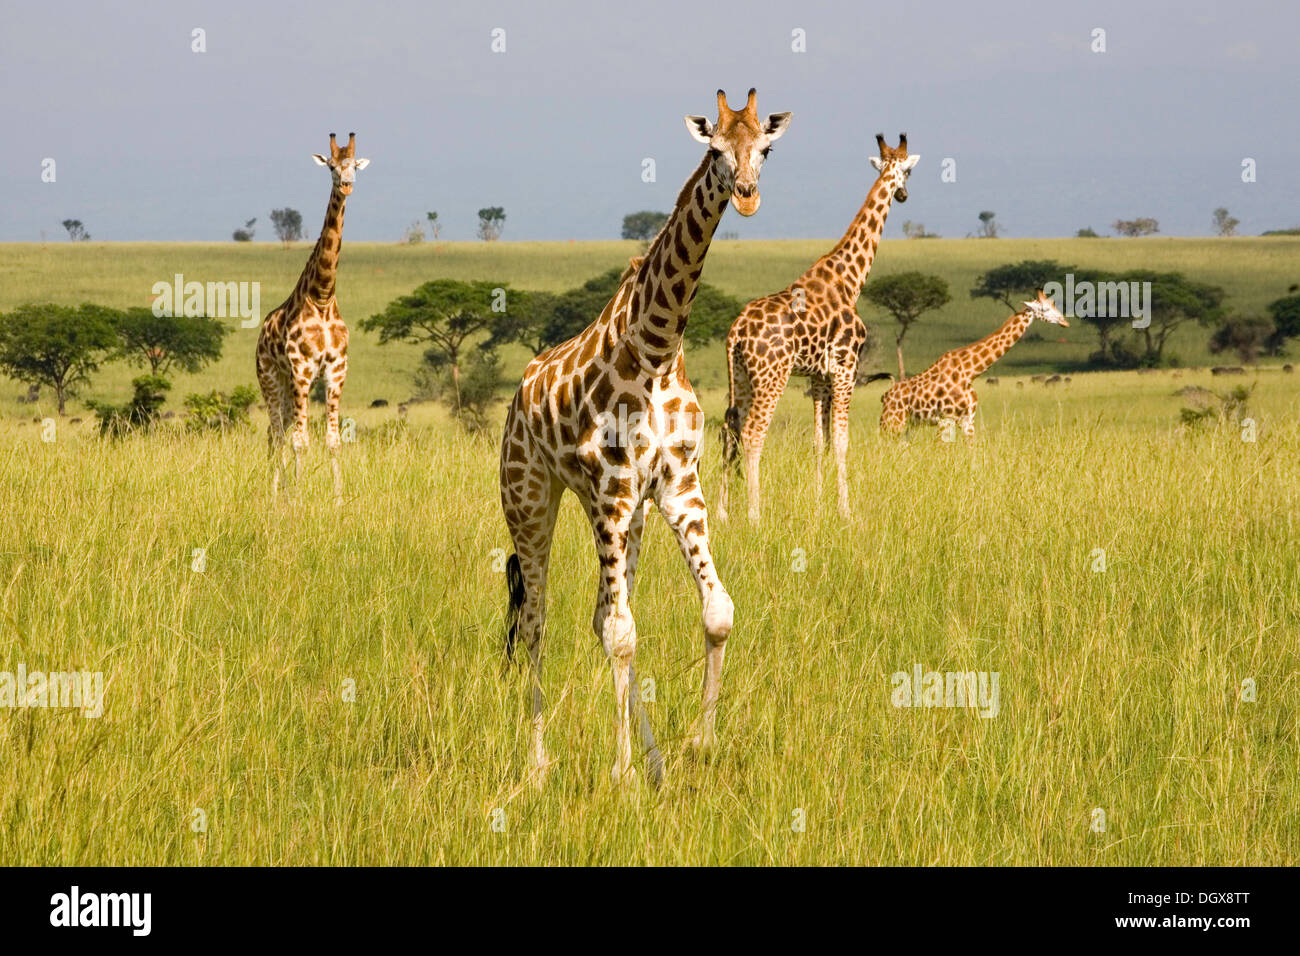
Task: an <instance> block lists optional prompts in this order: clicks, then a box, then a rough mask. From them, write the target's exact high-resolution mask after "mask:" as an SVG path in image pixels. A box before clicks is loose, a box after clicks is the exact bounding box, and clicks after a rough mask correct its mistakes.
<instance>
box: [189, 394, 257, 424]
mask: <svg viewBox="0 0 1300 956" xmlns="http://www.w3.org/2000/svg"><path fill="white" fill-rule="evenodd" d="M256 402H257V390H256V389H254V388H253V387H252V386H251V385H240V386H239V387H238V388H236V389H235V390H234V391H233V392H231V393H230V394H229V395H227V394H226V393H225V392H221V391H217V390H215V389H214V390H213V391H211V392H208V393H207V394H206V395H204V394H202V393H199V392H195V393H192V394H190V395H188V396H186V398H185V407H186V408H187V409H188V410H189V417H188V418H187V419H186V421H185V424H186V426H187V427H188V428H189V429H190V430H192V431H203V430H205V429H209V428H213V429H217V430H219V431H227V430H229V429H232V428H236V427H241V426H246V425H249V424H251V423H250V422H249V420H248V410H249V409H250V408H252V407H253V405H254V403H256Z"/></svg>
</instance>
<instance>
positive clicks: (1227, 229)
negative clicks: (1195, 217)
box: [1214, 206, 1241, 236]
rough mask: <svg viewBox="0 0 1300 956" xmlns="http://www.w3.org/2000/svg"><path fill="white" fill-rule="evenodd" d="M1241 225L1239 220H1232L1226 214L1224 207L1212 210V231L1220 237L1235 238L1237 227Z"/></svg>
mask: <svg viewBox="0 0 1300 956" xmlns="http://www.w3.org/2000/svg"><path fill="white" fill-rule="evenodd" d="M1240 225H1241V220H1240V219H1234V218H1233V217H1232V216H1231V215H1229V214H1228V210H1227V208H1226V207H1224V206H1220V207H1219V208H1218V209H1216V210H1214V231H1215V232H1217V233H1218V234H1219V235H1221V236H1235V235H1236V234H1237V227H1238V226H1240Z"/></svg>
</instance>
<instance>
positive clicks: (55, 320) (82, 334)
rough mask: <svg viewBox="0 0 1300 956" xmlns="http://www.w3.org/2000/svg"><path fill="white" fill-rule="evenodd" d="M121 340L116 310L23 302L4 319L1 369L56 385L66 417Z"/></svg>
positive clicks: (24, 378)
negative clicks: (71, 403) (115, 321)
mask: <svg viewBox="0 0 1300 956" xmlns="http://www.w3.org/2000/svg"><path fill="white" fill-rule="evenodd" d="M117 344H118V337H117V330H116V328H115V327H114V324H113V313H112V311H111V310H109V309H104V308H101V307H99V306H95V305H82V306H80V307H79V308H75V309H74V308H72V307H70V306H66V305H52V304H49V303H44V304H40V305H21V306H19V307H18V308H16V309H14V311H12V312H10V313H9V314H8V315H6V316H3V317H0V368H2V369H4V371H5V372H6V373H7V374H8V375H9V376H10V377H12V378H16V379H18V380H19V381H21V382H27V383H28V384H31V385H48V386H49V387H50V388H52V389H53V390H54V397H55V400H56V401H57V403H58V409H59V414H60V415H66V414H67V400H68V398H69V397H71V396H74V395H75V394H76V391H77V389H78V388H79V387H80V386H81V385H83V384H84V383H85V382H87V381H88V380H89V379H90V375H91V373H92V372H95V371H96V370H97V369H98V368H99V365H100V363H101V362H102V361H103V360H104V358H105V357H106V356H108V355H109V353H111V352H112V351H113V349H114V347H115V346H117Z"/></svg>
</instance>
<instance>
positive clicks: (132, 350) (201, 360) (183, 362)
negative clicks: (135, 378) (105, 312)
mask: <svg viewBox="0 0 1300 956" xmlns="http://www.w3.org/2000/svg"><path fill="white" fill-rule="evenodd" d="M114 324H115V325H116V326H117V334H118V335H119V336H120V337H121V340H122V355H123V356H124V357H125V358H127V359H130V360H131V361H134V362H136V363H138V364H142V365H146V364H147V365H148V366H149V372H150V374H151V375H167V374H168V373H170V372H171V370H172V369H173V368H179V369H181V370H183V371H186V372H197V371H198V370H199V369H201V368H202V367H203V366H205V365H207V364H208V363H209V362H215V361H216V360H217V359H219V358H220V357H221V343H222V339H224V338H225V337H226V334H227V333H229V331H230V329H229V328H228V327H227V326H226V325H224V324H223V323H222V322H221V321H220V320H218V319H213V318H209V317H207V316H204V315H198V316H185V315H161V316H159V315H154V314H153V309H146V308H135V309H127V310H126V311H125V312H121V313H119V314H118V315H117V316H116V317H115V323H114Z"/></svg>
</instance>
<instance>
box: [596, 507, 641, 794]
mask: <svg viewBox="0 0 1300 956" xmlns="http://www.w3.org/2000/svg"><path fill="white" fill-rule="evenodd" d="M629 504H630V502H625V501H618V500H614V499H605V500H599V501H598V502H597V503H596V504H595V505H594V506H593V507H592V510H591V527H592V531H593V533H594V534H595V538H596V553H597V555H598V556H599V558H600V586H599V589H598V591H597V594H596V612H595V614H594V615H592V619H591V627H592V630H593V631H595V632H596V636H597V637H598V638H600V643H601V646H602V647H604V649H605V654H606V656H607V657H608V658H609V666H610V672H611V674H612V676H613V680H614V728H615V755H614V769H613V772H612V776H613V778H614V781H615V782H616V783H617V782H618V781H620V780H624V779H627V778H629V777H631V776H633V775H634V774H635V770H634V768H633V767H632V733H631V726H630V721H629V719H628V718H629V714H630V713H631V711H632V705H633V699H632V696H631V682H632V673H633V671H632V665H633V662H634V659H635V657H636V621H635V620H634V619H633V617H632V608H631V607H630V605H629V601H628V580H627V569H628V551H627V542H628V532H629V530H630V528H631V525H632V515H633V513H634V512H635V511H637V510H639V508H638V506H636V505H633V507H630V508H629V507H628V505H629Z"/></svg>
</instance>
